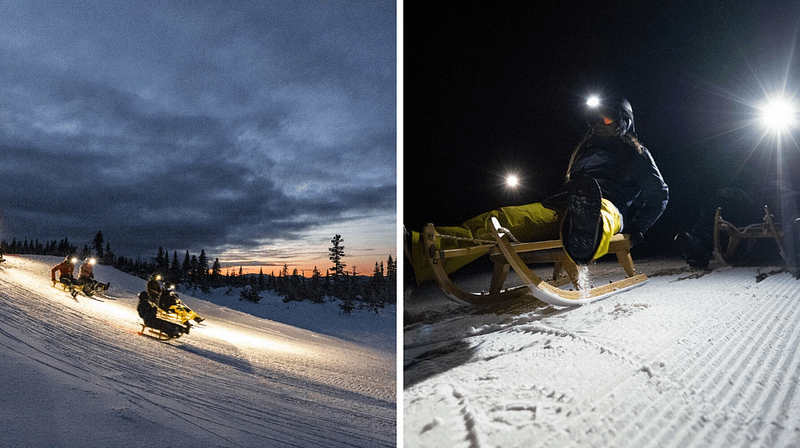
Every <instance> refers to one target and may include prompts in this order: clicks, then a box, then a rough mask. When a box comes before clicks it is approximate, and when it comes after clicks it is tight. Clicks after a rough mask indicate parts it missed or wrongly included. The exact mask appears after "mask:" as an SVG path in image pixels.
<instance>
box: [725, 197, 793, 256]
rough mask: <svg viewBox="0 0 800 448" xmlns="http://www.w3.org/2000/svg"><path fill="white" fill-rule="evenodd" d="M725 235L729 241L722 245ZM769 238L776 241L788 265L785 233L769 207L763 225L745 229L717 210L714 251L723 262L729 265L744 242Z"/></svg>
mask: <svg viewBox="0 0 800 448" xmlns="http://www.w3.org/2000/svg"><path fill="white" fill-rule="evenodd" d="M723 234H725V235H727V237H728V241H727V243H726V244H723V243H722V240H723ZM762 238H768V239H772V240H774V241H775V243H776V244H777V245H778V250H779V251H780V255H781V257H782V258H783V260H784V261H786V262H787V263H788V259H787V257H786V253H785V252H784V251H783V242H782V240H783V231H782V230H781V229H780V227H779V226H777V225H776V224H775V222H774V221H773V219H772V214H771V213H770V211H769V207H768V206H766V205H765V206H764V220H763V222H761V223H757V224H750V225H748V226H745V227H736V226H735V225H733V224H731V223H730V222H728V221H726V220H725V219H723V218H722V209H720V208H717V211H716V212H715V214H714V250H715V251H716V252H717V254H719V255H720V256H721V257H722V261H724V262H726V263H729V262H730V260H732V259H733V257H734V256H735V255H736V254H737V252H738V250H739V245H740V243H741V242H742V241H747V240H756V239H762Z"/></svg>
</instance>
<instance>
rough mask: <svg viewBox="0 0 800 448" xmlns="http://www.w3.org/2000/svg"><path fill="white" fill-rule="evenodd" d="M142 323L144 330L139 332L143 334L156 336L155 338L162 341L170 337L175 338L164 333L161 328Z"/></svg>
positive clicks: (151, 336)
mask: <svg viewBox="0 0 800 448" xmlns="http://www.w3.org/2000/svg"><path fill="white" fill-rule="evenodd" d="M141 325H142V331H140V332H139V334H140V335H142V336H147V337H150V338H154V339H159V340H162V341H168V340H170V339H173V338H172V336H170V335H168V334H166V333H164V332H163V331H161V330H159V329H157V328H153V327H148V326H147V325H145V324H141Z"/></svg>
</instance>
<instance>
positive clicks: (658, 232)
mask: <svg viewBox="0 0 800 448" xmlns="http://www.w3.org/2000/svg"><path fill="white" fill-rule="evenodd" d="M482 5H485V4H482ZM557 5H558V6H551V7H536V8H535V7H530V6H526V7H524V8H523V7H519V8H504V7H494V6H493V7H479V6H471V7H465V6H459V7H458V8H450V9H442V10H440V11H430V10H428V9H425V10H422V9H415V7H414V6H412V5H410V4H406V5H405V10H404V21H405V25H406V26H405V29H406V31H405V41H404V42H405V43H404V67H405V70H404V116H403V127H404V142H405V145H404V153H403V170H404V182H403V185H404V205H403V209H404V218H403V222H404V224H405V225H406V226H407V227H409V228H411V229H414V230H419V229H420V228H421V226H422V225H423V224H425V223H426V222H433V223H435V224H437V225H457V224H460V223H461V222H462V221H463V220H465V219H467V218H469V217H471V216H474V215H477V214H479V213H482V212H485V211H488V210H491V209H494V208H497V207H500V206H504V205H512V204H520V203H528V202H534V201H537V200H540V199H542V198H544V197H546V196H547V195H549V194H551V193H553V192H554V191H555V190H556V189H557V188H558V187H559V186H560V185H561V183H562V181H563V176H564V172H565V170H566V164H567V161H568V158H569V154H570V151H571V150H572V149H573V148H574V145H575V144H576V143H577V141H578V140H579V139H580V138H581V137H582V136H583V133H584V132H585V130H586V125H585V122H584V121H583V118H582V115H581V111H582V105H583V103H584V101H585V98H586V96H587V95H588V93H591V92H600V93H602V92H609V91H619V92H622V93H623V94H624V95H625V96H626V97H627V98H628V99H629V100H630V102H631V103H632V105H633V109H634V116H635V123H636V131H637V133H638V135H639V137H640V139H641V141H642V142H643V143H644V144H645V146H647V147H648V149H649V150H650V151H651V153H652V154H653V157H654V158H655V160H656V162H657V164H658V165H659V168H660V169H661V172H662V174H663V175H664V178H665V180H666V182H667V184H668V185H669V186H670V194H671V201H670V204H669V206H668V207H667V210H666V212H665V213H664V215H662V217H661V219H660V220H659V221H658V222H657V223H656V225H654V227H653V228H651V231H650V232H649V233H648V235H646V240H645V243H644V244H643V245H642V246H640V247H638V248H637V251H639V252H640V253H650V252H658V251H662V250H664V249H665V248H669V247H670V244H669V242H670V240H671V237H672V236H673V235H674V234H675V233H676V232H677V231H679V230H682V229H685V228H688V227H690V226H691V224H692V223H693V220H694V217H695V216H696V214H697V212H698V211H699V208H700V207H701V206H702V205H703V204H704V203H705V201H706V200H707V198H708V197H709V196H710V194H711V193H713V191H714V190H715V189H716V188H719V187H722V186H725V185H727V184H731V183H735V184H739V185H742V186H747V185H748V184H749V183H753V182H755V183H761V182H763V181H765V180H766V179H768V178H774V177H775V176H776V175H775V166H776V157H777V149H776V144H775V143H774V139H772V138H771V137H770V136H766V137H765V136H764V131H763V130H762V128H761V127H759V126H757V125H756V121H755V119H754V118H755V116H756V115H757V114H756V112H757V110H756V107H757V104H758V102H760V101H762V99H763V98H765V96H766V95H768V94H774V92H780V91H785V94H786V95H787V96H789V97H791V98H793V99H794V100H795V101H796V100H797V94H796V92H797V91H798V89H799V88H800V72H798V70H800V64H798V62H799V61H798V59H799V58H798V54H797V51H796V48H795V47H796V44H797V42H798V36H799V34H798V31H799V30H800V4H799V3H798V2H796V1H795V2H678V1H665V2H621V1H615V2H593V3H591V5H592V6H580V5H579V4H576V3H572V2H565V3H563V4H562V3H557ZM562 5H564V6H562ZM796 136H797V133H796V132H795V133H794V135H793V137H792V138H786V136H784V138H783V144H782V153H783V156H782V157H781V159H782V160H783V166H784V167H785V168H786V169H788V170H792V169H794V168H793V167H795V168H796V167H797V166H798V152H800V151H798V146H797V141H796V140H794V139H796V138H797V137H796ZM762 137H763V138H762ZM510 169H513V170H516V171H519V172H520V173H521V175H522V176H523V178H524V179H523V181H524V185H523V188H521V189H520V190H519V191H518V192H509V191H507V190H505V189H504V188H502V186H501V180H502V176H503V174H504V173H505V172H506V171H508V170H510ZM790 172H792V173H796V172H797V171H796V170H794V171H790ZM792 176H793V177H794V176H795V174H792Z"/></svg>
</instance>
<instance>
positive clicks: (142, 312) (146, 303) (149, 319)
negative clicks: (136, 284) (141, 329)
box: [136, 291, 191, 338]
mask: <svg viewBox="0 0 800 448" xmlns="http://www.w3.org/2000/svg"><path fill="white" fill-rule="evenodd" d="M136 311H137V312H138V313H139V317H141V318H142V320H143V321H144V324H145V325H146V326H148V327H150V328H153V329H156V330H158V331H160V332H162V333H164V334H165V335H167V336H168V337H170V338H178V337H180V336H181V335H182V334H184V333H186V334H189V329H190V328H191V326H190V325H188V324H187V325H186V326H182V325H179V324H176V323H175V322H170V321H167V320H164V319H159V318H158V309H157V308H156V306H155V305H154V304H153V303H152V302H150V300H149V296H148V295H147V292H145V291H142V292H140V293H139V305H137V307H136Z"/></svg>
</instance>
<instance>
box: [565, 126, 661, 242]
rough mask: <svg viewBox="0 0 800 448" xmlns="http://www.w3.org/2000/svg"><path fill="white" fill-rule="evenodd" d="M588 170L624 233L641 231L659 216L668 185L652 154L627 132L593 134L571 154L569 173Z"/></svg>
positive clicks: (586, 171) (574, 173) (647, 227)
mask: <svg viewBox="0 0 800 448" xmlns="http://www.w3.org/2000/svg"><path fill="white" fill-rule="evenodd" d="M578 174H587V175H589V176H591V177H593V178H594V179H595V180H597V183H598V184H599V185H600V190H601V191H602V193H603V197H604V198H606V199H608V200H610V201H611V203H612V204H614V205H615V206H616V207H617V209H618V210H619V212H620V214H621V215H622V219H623V229H622V232H623V233H630V234H635V233H637V232H641V233H642V234H644V233H645V232H647V230H648V229H649V228H650V226H652V225H653V223H654V222H655V221H656V220H657V219H658V218H659V217H660V216H661V214H662V213H663V212H664V209H665V208H666V207H667V202H668V201H669V189H668V187H667V184H666V183H665V182H664V178H663V177H661V172H659V170H658V167H657V166H656V163H655V161H654V160H653V157H652V156H651V155H650V152H649V151H648V150H647V148H645V147H644V146H641V151H638V150H637V149H636V144H635V143H634V142H632V141H630V140H629V139H628V137H626V136H621V137H620V136H614V137H598V136H593V137H590V138H588V139H587V140H586V141H584V142H583V143H582V144H581V145H580V146H579V147H578V149H577V150H576V151H575V153H574V154H573V156H572V161H571V163H570V169H569V175H570V176H575V175H578Z"/></svg>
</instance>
